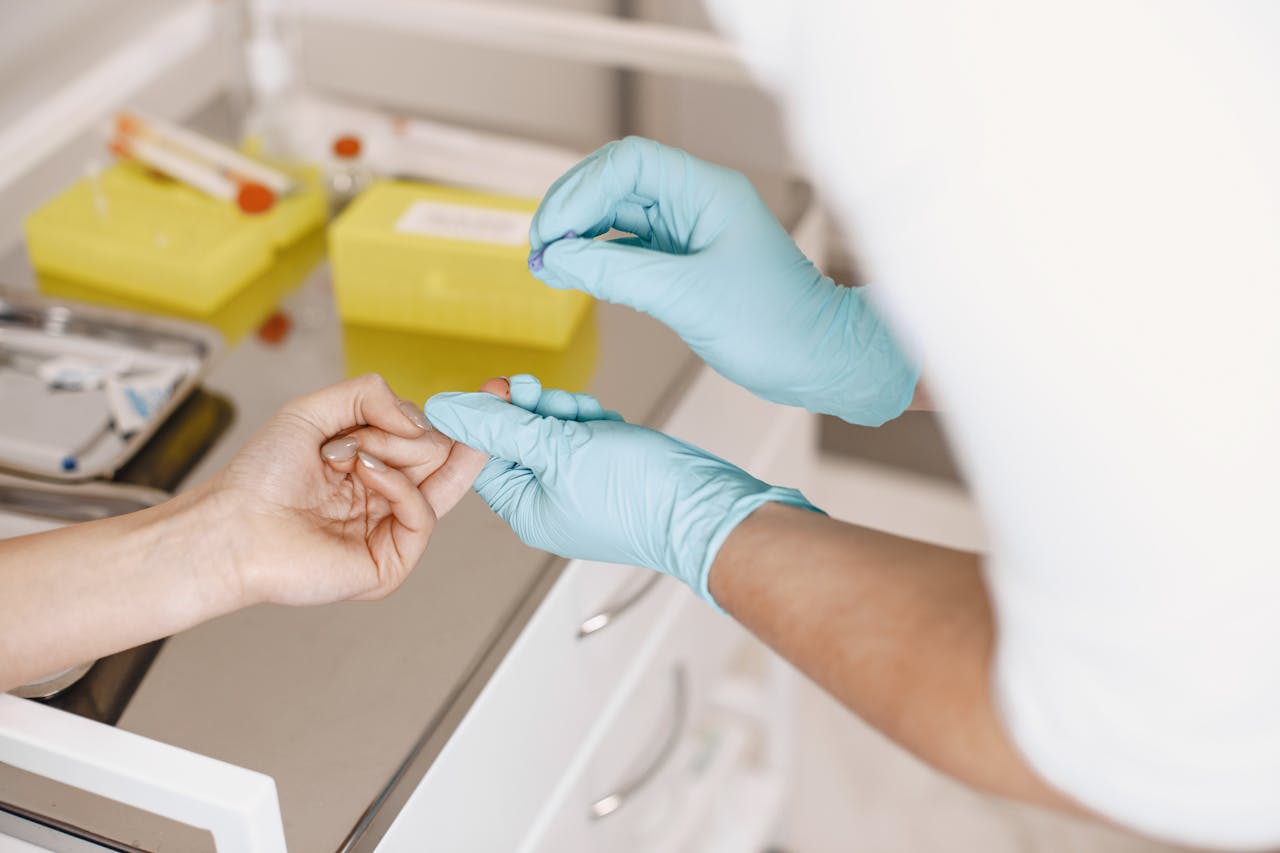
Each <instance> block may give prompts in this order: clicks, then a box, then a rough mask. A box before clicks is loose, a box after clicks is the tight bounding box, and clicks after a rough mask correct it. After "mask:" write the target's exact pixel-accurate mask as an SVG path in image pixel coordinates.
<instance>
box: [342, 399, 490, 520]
mask: <svg viewBox="0 0 1280 853" xmlns="http://www.w3.org/2000/svg"><path fill="white" fill-rule="evenodd" d="M480 390H481V391H486V392H488V393H490V394H494V395H496V396H498V397H501V398H502V399H504V400H508V401H509V400H510V399H511V396H510V384H509V382H508V380H506V379H490V380H489V381H487V382H485V383H484V385H482V386H481V387H480ZM404 407H405V408H406V409H407V410H409V411H412V412H413V415H414V417H416V418H420V419H421V422H422V423H423V424H426V425H427V431H426V432H424V433H423V434H421V435H418V436H415V437H413V438H405V437H403V436H400V435H396V434H394V433H391V432H388V431H386V430H384V429H380V428H378V427H376V426H366V427H361V428H359V429H355V430H352V431H351V432H348V433H345V434H344V435H341V436H338V437H336V438H334V439H333V440H332V441H329V442H327V443H326V444H325V445H324V446H323V447H322V448H320V455H321V456H323V457H324V458H325V460H326V461H328V463H329V465H330V466H331V467H332V468H333V469H334V470H335V471H339V472H342V473H350V472H352V471H354V470H355V469H356V466H357V464H358V454H359V453H360V452H361V451H363V452H365V453H367V454H369V455H372V456H374V457H376V458H377V459H379V460H381V461H382V462H385V463H386V464H388V465H390V466H391V467H393V468H397V469H399V470H400V472H401V473H403V474H404V475H405V476H406V477H408V478H409V482H411V483H413V484H414V486H415V487H417V488H419V489H420V490H421V491H422V494H423V496H424V497H426V499H427V501H428V503H430V504H431V507H432V509H433V510H435V513H436V516H437V518H442V517H444V514H445V513H447V512H448V511H449V510H451V509H453V508H454V506H456V505H457V503H458V501H460V500H462V496H463V495H465V494H466V493H467V491H468V490H469V489H470V488H471V484H472V483H473V482H474V481H475V478H476V475H477V474H478V473H479V472H480V468H481V467H483V466H484V463H485V462H487V461H488V459H489V457H488V456H486V455H484V454H482V453H480V452H479V451H475V450H472V449H471V448H469V447H467V446H466V445H465V444H455V442H454V441H453V440H452V439H450V438H449V437H448V436H446V435H444V434H443V433H440V432H437V431H436V430H435V429H434V428H433V427H431V425H430V423H429V422H428V421H427V419H426V417H425V416H424V415H423V414H422V409H421V407H419V406H415V405H414V404H412V403H409V402H405V403H404ZM477 462H478V464H477Z"/></svg>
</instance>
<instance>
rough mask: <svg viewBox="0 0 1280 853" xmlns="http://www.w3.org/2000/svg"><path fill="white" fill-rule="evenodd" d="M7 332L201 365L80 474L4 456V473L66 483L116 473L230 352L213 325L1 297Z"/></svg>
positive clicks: (0, 322)
mask: <svg viewBox="0 0 1280 853" xmlns="http://www.w3.org/2000/svg"><path fill="white" fill-rule="evenodd" d="M6 329H21V330H25V331H34V332H40V333H43V334H46V335H49V336H50V337H61V338H68V337H78V338H82V339H86V340H90V341H96V342H101V343H110V344H116V345H121V346H126V347H128V348H130V349H132V350H135V351H138V352H141V353H144V354H150V355H159V356H169V357H174V356H177V357H184V358H190V359H193V360H194V361H195V362H196V363H197V364H198V368H197V369H196V370H195V371H193V372H192V373H190V374H189V375H187V376H186V377H185V378H184V379H183V380H182V381H181V382H180V383H179V385H178V387H177V388H176V389H175V390H174V393H173V395H172V396H171V397H170V398H169V400H168V401H167V402H166V403H165V404H164V405H163V406H162V407H160V409H159V410H157V411H156V413H155V415H154V416H153V417H152V418H151V419H150V420H149V421H148V422H147V423H146V424H145V425H144V426H143V427H142V428H140V429H139V430H138V431H137V432H135V433H133V434H132V435H131V436H130V437H129V438H128V439H125V440H124V441H123V442H122V444H121V446H120V448H119V449H118V450H113V451H112V452H110V453H109V454H107V455H103V456H102V458H98V459H92V460H91V462H90V463H89V464H87V465H85V466H82V467H80V468H78V469H77V470H74V471H54V470H50V469H44V468H34V467H32V466H30V465H29V464H25V463H23V462H22V461H21V460H16V459H5V458H3V457H0V469H3V470H8V471H12V472H18V473H21V474H22V475H24V476H28V477H38V478H41V479H44V480H52V481H62V482H84V481H87V480H94V479H99V478H106V477H110V476H111V475H112V474H114V473H115V472H116V471H117V470H118V469H119V468H120V467H121V466H122V465H124V464H125V463H126V462H127V461H129V459H131V458H132V457H133V455H134V454H135V453H137V452H138V450H139V449H140V448H141V447H142V446H143V445H144V444H146V443H147V441H148V440H149V439H150V438H151V436H152V435H154V434H155V432H156V430H157V429H158V428H159V427H160V425H161V424H162V423H164V421H165V420H166V419H167V418H168V417H169V416H170V415H171V414H173V412H174V410H175V409H177V408H178V406H179V405H181V403H182V402H183V400H185V399H186V398H187V396H188V395H189V394H190V393H191V392H192V391H193V390H194V389H195V388H196V386H197V385H199V383H200V380H201V379H202V378H203V377H204V375H205V374H206V373H207V372H208V370H209V366H210V364H211V363H212V362H213V361H214V360H215V359H216V358H217V357H218V356H219V355H220V354H221V353H222V351H223V349H224V344H223V341H222V336H221V335H220V334H218V332H217V331H216V330H215V329H213V328H210V327H208V326H202V325H199V324H196V323H189V322H184V321H181V320H173V319H169V318H164V317H152V316H147V315H142V314H134V313H131V312H128V311H119V310H113V309H107V308H99V307H96V306H91V305H85V304H82V303H77V302H69V301H61V300H59V301H54V300H49V299H43V298H39V297H34V296H27V295H21V296H19V295H13V294H7V293H0V332H2V331H3V330H6ZM2 349H3V346H2V345H0V350H2ZM2 403H3V401H0V404H2Z"/></svg>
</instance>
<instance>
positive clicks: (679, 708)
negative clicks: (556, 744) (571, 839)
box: [590, 664, 689, 820]
mask: <svg viewBox="0 0 1280 853" xmlns="http://www.w3.org/2000/svg"><path fill="white" fill-rule="evenodd" d="M687 680H688V677H687V676H686V674H685V669H684V665H683V664H681V665H680V666H677V667H676V669H675V685H674V690H673V693H674V700H673V702H672V714H671V728H670V730H668V732H667V736H666V738H665V739H664V740H663V742H662V748H661V749H659V750H658V754H657V755H655V756H654V757H653V760H652V761H650V762H649V763H648V764H647V765H646V766H645V767H644V768H643V769H642V770H640V771H639V772H638V773H636V775H635V776H634V777H632V778H631V779H629V780H627V781H626V782H624V783H623V784H621V785H619V786H618V789H617V790H616V791H614V792H613V793H611V794H607V795H606V796H603V797H601V798H600V799H598V800H596V801H595V802H594V803H592V804H591V808H590V813H591V818H592V820H602V819H603V818H606V817H608V816H609V815H611V814H613V813H615V812H616V811H618V809H620V808H622V807H623V806H624V805H626V804H627V803H629V802H630V801H631V800H632V799H633V798H634V797H635V796H636V794H639V793H640V791H641V790H643V789H644V787H645V786H646V785H648V784H649V783H650V782H651V781H653V778H654V777H655V776H657V775H658V773H659V772H660V771H661V770H662V769H663V768H664V767H665V766H666V764H667V762H668V761H670V760H671V756H672V754H673V753H674V752H675V751H676V746H677V745H678V744H679V743H680V735H681V734H683V733H684V728H685V723H686V722H687V720H686V717H687V716H688V715H689V688H688V684H687V683H686V682H687Z"/></svg>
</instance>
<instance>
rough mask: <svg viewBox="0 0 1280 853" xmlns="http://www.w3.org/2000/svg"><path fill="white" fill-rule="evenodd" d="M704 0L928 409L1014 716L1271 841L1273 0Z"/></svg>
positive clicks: (1278, 450) (1276, 19) (1279, 244)
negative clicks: (923, 381)
mask: <svg viewBox="0 0 1280 853" xmlns="http://www.w3.org/2000/svg"><path fill="white" fill-rule="evenodd" d="M714 5H717V6H718V7H719V8H718V10H717V11H718V12H719V14H718V16H717V17H718V19H719V21H720V23H721V25H722V26H723V27H724V28H725V29H727V30H729V31H730V32H731V33H733V34H734V35H735V37H736V38H737V39H738V41H739V42H740V44H741V46H742V48H743V51H744V53H745V55H746V56H747V58H748V60H749V61H750V62H751V63H752V65H753V66H754V67H755V69H756V70H757V71H758V72H759V73H760V75H761V77H762V79H763V80H765V81H766V82H767V83H769V84H770V85H771V86H772V87H773V88H775V90H776V91H777V92H778V94H779V96H780V100H781V101H782V103H783V104H784V107H785V108H786V110H787V117H788V124H789V130H790V132H791V135H792V137H793V140H794V142H795V143H796V147H797V149H798V151H799V152H800V154H801V155H802V156H803V157H805V158H806V160H807V162H808V163H809V164H810V168H811V171H812V174H813V175H814V177H815V181H816V183H817V184H818V186H819V187H820V188H821V189H822V191H823V192H824V193H825V195H826V197H827V199H828V200H829V201H830V202H831V204H832V205H833V206H834V208H835V209H836V210H837V212H838V213H839V214H840V215H841V216H842V218H843V219H845V221H846V222H847V223H848V224H849V226H850V228H849V231H850V233H851V234H853V235H854V237H855V244H856V246H855V248H856V249H857V251H858V253H859V255H860V256H861V258H862V259H863V260H864V262H865V266H866V268H867V269H868V271H869V273H870V275H869V278H870V279H871V281H872V286H873V287H875V288H876V292H877V293H878V294H879V299H880V303H879V304H880V306H881V308H882V309H883V311H884V312H885V313H886V315H887V316H888V318H889V319H890V320H891V322H892V323H893V325H894V327H895V329H897V331H898V332H899V334H900V336H901V338H902V339H903V340H905V341H906V343H907V345H908V348H909V349H910V350H911V351H913V352H914V353H916V355H917V356H918V357H919V359H920V361H921V363H922V364H923V366H924V370H925V375H926V377H927V381H928V383H929V387H930V390H931V391H932V392H933V394H934V396H935V398H937V399H938V400H939V402H940V406H941V408H943V409H944V410H945V419H946V423H947V427H948V434H949V435H950V436H951V438H952V439H953V440H954V443H955V445H956V446H957V448H958V450H959V452H960V455H961V458H962V461H963V464H964V467H965V469H966V471H967V473H968V475H969V477H970V480H971V482H972V484H973V487H974V490H975V493H976V496H977V499H978V501H979V503H980V506H981V508H982V511H983V514H984V517H985V520H986V523H987V525H988V529H989V534H990V542H991V552H990V555H989V559H988V563H987V576H988V580H989V582H990V588H991V591H992V596H993V602H994V605H995V612H996V616H997V621H998V624H997V629H998V653H997V660H996V667H995V672H994V678H995V691H996V695H997V697H998V702H999V705H1000V708H1001V711H1002V714H1003V717H1004V720H1005V722H1006V724H1007V727H1008V730H1009V732H1010V733H1011V735H1012V737H1013V739H1014V741H1015V742H1016V743H1017V745H1018V746H1019V748H1020V749H1021V750H1022V752H1023V753H1024V754H1025V756H1026V758H1027V760H1028V761H1029V762H1030V764H1031V765H1032V766H1033V767H1034V768H1035V769H1036V770H1037V771H1038V772H1039V773H1040V774H1041V775H1043V777H1044V778H1045V779H1047V780H1048V781H1049V782H1050V783H1051V784H1053V785H1054V786H1056V787H1058V788H1059V789H1061V790H1062V791H1063V792H1065V793H1066V794H1068V795H1070V796H1071V797H1074V798H1075V799H1077V800H1079V801H1080V802H1081V803H1083V804H1085V805H1086V806H1088V807H1090V808H1092V809H1094V810H1096V811H1097V812H1100V813H1102V814H1104V815H1107V816H1110V817H1111V818H1113V819H1115V820H1117V821H1119V822H1121V823H1124V824H1127V825H1129V826H1131V827H1134V828H1137V829H1139V830H1143V831H1146V832H1148V833H1151V834H1154V835H1158V836H1163V837H1166V838H1169V839H1174V840H1178V841H1182V842H1188V843H1200V844H1205V845H1220V846H1230V847H1239V848H1250V847H1260V846H1264V845H1280V544H1278V543H1277V537H1278V536H1280V47H1278V45H1280V3H1274V2H1268V0H1259V2H1251V3H1241V2H1226V0H1204V2H1154V0H1153V2H1134V0H1106V2H1097V0H1078V2H1073V3H1061V4H1044V3H1034V2H1032V3H1029V2H1025V0H1009V2H977V3H972V2H971V3H928V2H923V0H884V2H854V0H845V2H829V3H822V2H818V0H790V2H786V3H775V2H770V0H719V2H718V3H715V4H714Z"/></svg>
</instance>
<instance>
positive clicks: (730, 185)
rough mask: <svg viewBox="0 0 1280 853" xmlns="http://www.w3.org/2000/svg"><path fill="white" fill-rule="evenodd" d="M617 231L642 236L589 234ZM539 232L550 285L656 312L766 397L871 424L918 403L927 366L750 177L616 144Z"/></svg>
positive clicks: (594, 159) (585, 166) (573, 182)
mask: <svg viewBox="0 0 1280 853" xmlns="http://www.w3.org/2000/svg"><path fill="white" fill-rule="evenodd" d="M610 228H617V229H618V230H620V231H627V232H630V233H632V234H634V235H636V236H635V237H634V238H626V239H620V240H612V241H603V240H592V239H589V238H592V237H596V236H598V235H600V234H604V233H605V232H607V231H608V230H609V229H610ZM529 238H530V241H531V244H532V247H533V252H532V254H531V255H530V263H529V266H530V269H531V270H532V271H533V274H534V275H535V276H536V277H538V278H539V279H541V280H542V281H543V282H545V283H546V284H548V285H550V286H551V287H555V288H559V289H564V288H575V289H577V290H582V291H585V292H587V293H589V294H591V295H592V296H595V297H597V298H599V299H603V300H606V301H608V302H617V303H620V304H623V305H628V306H630V307H632V308H635V309H637V310H639V311H643V312H645V313H646V314H650V315H652V316H653V317H655V318H657V319H658V320H660V321H662V322H663V323H665V324H666V325H668V326H670V327H671V329H672V330H674V331H675V332H676V333H677V334H678V335H680V337H682V338H684V340H685V342H686V343H688V344H689V346H690V347H691V348H692V349H693V351H694V352H696V353H697V354H698V355H699V356H701V358H702V359H703V361H705V362H706V363H707V364H709V365H711V367H712V368H714V369H715V370H717V371H718V372H719V373H721V374H723V375H724V376H725V377H727V378H729V379H731V380H732V381H734V382H736V383H738V384H739V385H741V386H743V387H744V388H747V389H748V390H750V391H752V392H753V393H755V394H757V395H759V396H761V397H763V398H764V399H766V400H771V401H773V402H775V403H785V404H788V405H794V406H803V407H804V408H806V409H809V410H810V411H815V412H821V413H825V414H833V415H837V416H839V417H841V418H843V419H844V420H846V421H849V422H850V423H856V424H863V425H867V426H878V425H880V424H882V423H884V422H885V421H887V420H890V419H891V418H895V417H897V416H898V415H899V414H901V413H902V411H903V410H904V409H905V408H906V407H907V405H908V404H909V403H910V402H911V397H912V394H913V392H914V390H915V385H916V381H917V379H918V378H919V371H918V370H917V369H916V368H915V366H914V365H912V364H910V363H909V362H908V361H907V359H906V357H905V356H904V355H903V354H902V352H901V351H900V350H899V348H898V346H897V344H896V343H895V342H894V340H893V337H892V336H891V335H890V333H889V330H888V328H886V327H885V325H884V324H883V323H881V321H880V319H879V318H878V317H877V316H876V313H875V311H874V310H873V309H872V308H871V306H870V305H869V304H868V302H867V294H866V291H865V289H864V288H850V287H841V286H839V285H837V284H835V283H834V282H833V281H832V280H831V279H830V278H828V277H826V276H824V275H823V274H822V273H820V272H819V271H818V270H817V268H815V267H814V265H813V264H812V263H811V262H810V261H809V259H808V258H806V257H805V256H804V255H803V254H802V253H801V252H800V250H799V249H798V248H797V247H796V244H795V243H794V242H793V241H792V240H791V238H790V236H788V234H787V233H786V231H785V230H784V229H783V228H782V226H781V225H780V224H779V223H778V220H777V219H775V218H774V216H773V214H772V213H770V212H769V209H768V208H767V207H765V204H764V202H763V201H761V199H760V197H759V196H758V195H757V194H756V192H755V189H754V188H753V187H752V186H751V183H750V181H748V180H747V179H746V177H744V176H743V175H741V174H739V173H738V172H735V171H732V170H730V169H726V168H724V167H721V166H716V165H713V164H711V163H705V162H703V161H701V160H698V159H696V158H694V157H691V156H690V155H688V154H686V153H685V152H684V151H681V150H679V149H676V148H668V147H666V146H664V145H660V144H658V143H656V142H653V141H650V140H647V139H639V138H635V137H631V138H627V139H624V140H622V141H620V142H611V143H609V144H608V145H606V146H604V147H603V148H601V149H600V150H599V151H597V152H596V153H594V154H592V155H591V156H590V157H588V158H587V159H586V160H583V161H582V162H581V163H579V164H578V165H577V166H575V167H574V168H573V169H571V170H570V171H569V172H568V173H566V174H565V175H564V176H563V177H561V178H560V180H558V181H556V183H555V184H553V185H552V187H551V189H550V190H548V192H547V195H546V198H544V199H543V200H542V204H541V206H539V208H538V212H537V213H536V214H534V218H533V225H532V227H531V228H530V234H529Z"/></svg>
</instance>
